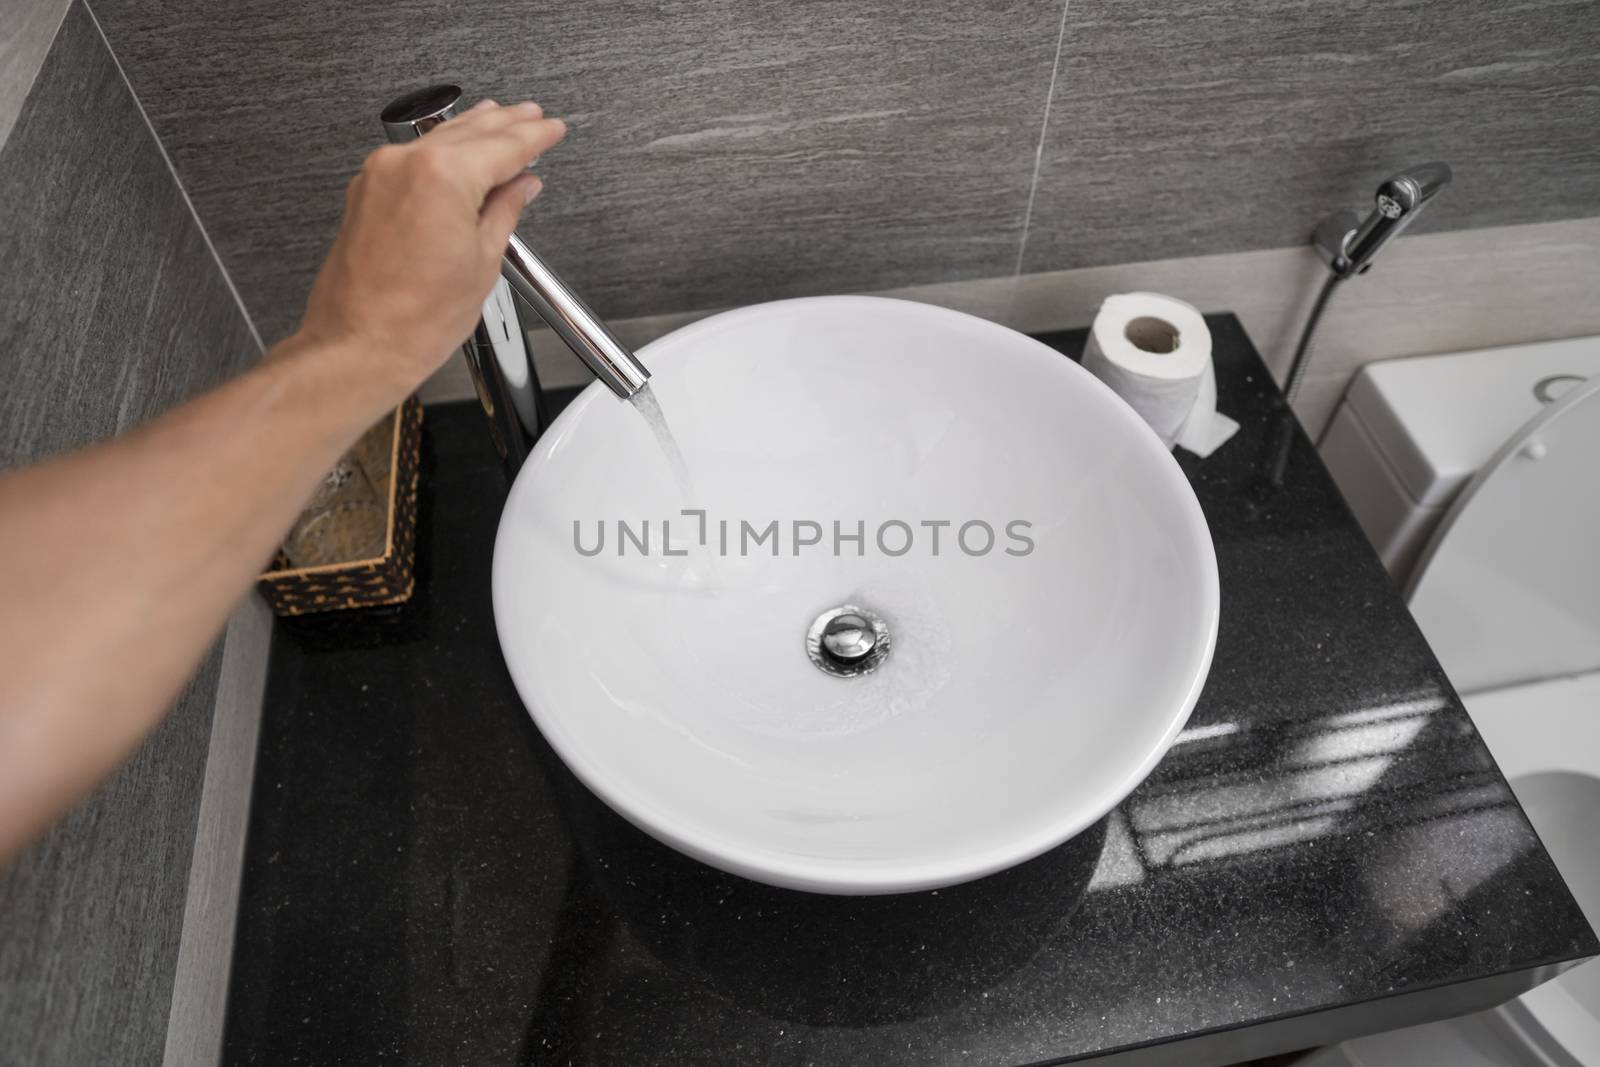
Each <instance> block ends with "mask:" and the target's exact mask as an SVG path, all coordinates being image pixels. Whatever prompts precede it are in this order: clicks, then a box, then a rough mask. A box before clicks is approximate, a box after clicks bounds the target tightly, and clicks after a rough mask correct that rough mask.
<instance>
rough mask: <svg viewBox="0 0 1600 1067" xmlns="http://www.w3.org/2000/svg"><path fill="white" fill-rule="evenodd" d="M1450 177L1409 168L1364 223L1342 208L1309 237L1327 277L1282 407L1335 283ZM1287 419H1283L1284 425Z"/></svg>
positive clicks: (1359, 268) (1279, 467) (1279, 480)
mask: <svg viewBox="0 0 1600 1067" xmlns="http://www.w3.org/2000/svg"><path fill="white" fill-rule="evenodd" d="M1450 178H1451V172H1450V167H1449V166H1448V165H1447V164H1444V163H1423V164H1421V165H1420V166H1416V167H1411V168H1410V169H1408V170H1403V171H1401V172H1400V173H1398V174H1396V175H1394V176H1393V177H1391V178H1389V179H1388V180H1387V181H1385V182H1384V183H1383V184H1382V185H1380V186H1378V191H1377V192H1376V193H1375V194H1374V195H1373V206H1372V212H1371V213H1370V214H1369V215H1367V217H1366V218H1365V219H1362V218H1361V217H1360V216H1359V215H1357V214H1356V213H1355V212H1354V211H1351V210H1349V209H1345V210H1342V211H1335V212H1334V213H1333V214H1331V215H1329V216H1328V217H1327V218H1325V219H1323V220H1322V221H1321V222H1319V223H1318V224H1317V228H1316V229H1315V230H1313V231H1312V233H1311V246H1312V247H1313V248H1315V249H1316V250H1317V255H1319V256H1321V257H1322V261H1323V263H1325V264H1327V267H1328V277H1327V278H1326V279H1325V280H1324V281H1323V283H1322V288H1321V289H1320V290H1319V291H1318V292H1317V298H1316V300H1315V301H1314V302H1313V303H1312V305H1311V314H1309V315H1308V316H1306V324H1305V326H1304V327H1303V328H1302V329H1301V331H1300V341H1299V343H1298V344H1297V345H1296V346H1295V350H1294V358H1293V359H1292V360H1291V361H1290V363H1289V374H1288V376H1287V377H1286V378H1285V379H1284V382H1283V400H1284V404H1285V406H1287V405H1290V404H1293V403H1294V399H1295V397H1296V396H1298V395H1299V393H1300V385H1301V382H1302V380H1303V379H1304V378H1305V373H1306V367H1307V365H1308V364H1309V363H1310V357H1311V340H1312V337H1313V336H1314V335H1315V333H1316V330H1317V323H1318V322H1319V321H1321V319H1322V313H1323V311H1324V310H1326V309H1327V306H1328V301H1329V300H1330V299H1331V298H1332V297H1333V292H1334V289H1336V288H1337V287H1338V285H1339V283H1341V282H1343V281H1345V280H1347V279H1349V278H1354V277H1355V276H1356V275H1358V274H1365V273H1366V272H1367V271H1368V270H1370V269H1371V267H1372V261H1373V260H1374V259H1375V258H1376V257H1377V255H1378V253H1379V252H1381V251H1382V250H1383V248H1384V246H1385V245H1387V244H1388V243H1389V242H1390V241H1392V240H1394V239H1395V238H1396V237H1398V236H1399V235H1400V232H1401V231H1402V230H1404V229H1405V228H1406V227H1407V226H1409V225H1411V223H1412V221H1413V220H1414V219H1415V218H1416V217H1417V216H1418V215H1420V214H1421V213H1422V209H1423V208H1425V207H1427V206H1428V203H1429V202H1430V201H1431V200H1433V198H1434V197H1435V196H1437V195H1439V192H1440V190H1442V189H1443V188H1444V187H1445V186H1446V185H1449V184H1450ZM1288 418H1289V416H1288V415H1287V414H1286V415H1285V420H1286V421H1287V419H1288ZM1292 438H1293V435H1292V433H1289V432H1285V433H1283V434H1282V435H1281V440H1280V442H1279V445H1278V447H1277V448H1276V450H1275V452H1274V455H1273V459H1272V467H1271V470H1270V472H1269V481H1270V482H1271V483H1272V484H1273V485H1274V486H1277V485H1281V484H1283V469H1284V465H1285V463H1287V462H1288V457H1289V442H1290V441H1291V440H1292Z"/></svg>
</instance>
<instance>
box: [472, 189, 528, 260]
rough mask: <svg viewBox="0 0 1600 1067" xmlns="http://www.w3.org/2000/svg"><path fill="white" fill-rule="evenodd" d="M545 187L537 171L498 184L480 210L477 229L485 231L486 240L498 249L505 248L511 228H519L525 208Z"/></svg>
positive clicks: (509, 237) (481, 231)
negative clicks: (518, 220)
mask: <svg viewBox="0 0 1600 1067" xmlns="http://www.w3.org/2000/svg"><path fill="white" fill-rule="evenodd" d="M543 188H544V182H543V181H541V180H540V178H539V176H538V175H537V174H519V175H517V176H516V177H515V178H512V179H511V180H510V181H508V182H506V183H505V184H504V185H499V186H496V187H495V189H494V190H493V191H492V192H490V194H489V195H488V196H487V197H486V198H485V199H484V201H483V210H482V211H481V212H479V214H478V231H479V232H480V233H482V234H483V239H484V241H486V242H487V243H488V244H489V245H490V247H492V248H494V249H495V250H497V251H498V250H500V249H503V248H505V246H506V242H507V241H509V240H510V239H511V231H512V230H514V229H516V228H517V219H518V218H520V217H521V215H522V209H523V208H525V207H527V206H528V204H529V202H530V201H532V200H533V198H534V197H536V196H538V195H539V190H541V189H543Z"/></svg>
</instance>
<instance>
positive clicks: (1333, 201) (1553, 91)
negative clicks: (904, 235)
mask: <svg viewBox="0 0 1600 1067" xmlns="http://www.w3.org/2000/svg"><path fill="white" fill-rule="evenodd" d="M1596 130H1600V9H1597V7H1596V5H1595V3H1594V2H1593V0H1519V2H1517V3H1503V2H1501V0H1450V2H1445V3H1440V2H1437V0H1342V2H1339V3H1327V2H1324V0H1198V2H1187V3H1180V4H1174V3H1172V2H1170V0H1072V2H1071V9H1070V11H1069V14H1068V20H1067V39H1066V48H1065V51H1064V55H1063V58H1062V69H1061V73H1060V77H1059V79H1058V84H1057V88H1056V93H1055V96H1054V99H1053V101H1052V105H1051V109H1050V121H1049V128H1048V130H1047V133H1046V137H1045V142H1044V152H1043V165H1042V166H1041V168H1040V178H1039V185H1038V190H1037V193H1036V196H1035V200H1034V209H1033V214H1032V218H1031V223H1030V226H1029V233H1028V241H1027V253H1026V256H1025V258H1024V263H1023V266H1024V269H1025V270H1027V271H1039V270H1055V269H1061V268H1067V267H1082V266H1093V265H1100V264H1106V263H1121V262H1129V261H1136V260H1146V259H1164V258H1168V257H1177V256H1194V255H1208V254H1212V253H1217V252H1237V251H1243V250H1249V249H1262V248H1280V247H1285V246H1288V245H1295V244H1301V243H1303V242H1304V241H1305V239H1306V235H1307V234H1308V233H1309V232H1310V229H1311V226H1312V225H1313V224H1314V223H1315V222H1316V220H1317V219H1318V218H1319V217H1320V216H1321V215H1323V214H1325V213H1326V212H1327V211H1328V210H1330V209H1332V208H1336V207H1339V206H1342V205H1345V204H1349V205H1352V206H1355V205H1370V204H1371V203H1372V195H1373V190H1374V189H1375V188H1376V186H1377V184H1378V182H1379V181H1380V180H1381V179H1382V178H1383V177H1385V176H1387V173H1388V172H1390V171H1394V170H1398V169H1400V168H1402V167H1404V166H1408V165H1411V164H1414V163H1421V162H1425V161H1427V160H1430V159H1442V160H1444V161H1446V162H1448V163H1450V164H1452V165H1453V167H1454V168H1455V170H1456V180H1455V182H1454V183H1453V185H1452V187H1451V188H1450V189H1449V190H1448V191H1447V192H1446V193H1445V194H1444V196H1443V197H1441V199H1439V200H1438V201H1436V202H1435V203H1434V204H1433V205H1431V206H1430V207H1429V211H1428V214H1426V215H1424V216H1423V217H1422V218H1421V219H1419V220H1418V222H1417V225H1416V228H1415V232H1418V233H1421V232H1426V231H1428V230H1430V229H1431V230H1439V229H1464V228H1469V227H1479V226H1490V225H1500V224H1505V223H1521V222H1541V221H1547V220H1551V219H1563V218H1574V217H1580V216H1588V215H1595V214H1600V137H1597V136H1596Z"/></svg>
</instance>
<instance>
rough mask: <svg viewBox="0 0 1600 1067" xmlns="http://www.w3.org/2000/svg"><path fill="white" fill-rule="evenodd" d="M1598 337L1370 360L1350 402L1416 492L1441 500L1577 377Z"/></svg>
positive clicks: (1588, 366)
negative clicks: (1379, 360)
mask: <svg viewBox="0 0 1600 1067" xmlns="http://www.w3.org/2000/svg"><path fill="white" fill-rule="evenodd" d="M1595 375H1600V337H1579V338H1574V339H1572V340H1567V341H1541V342H1538V343H1536V344H1526V345H1509V346H1506V347H1503V348H1486V349H1480V350H1478V351H1473V352H1451V353H1447V354H1443V355H1437V356H1420V357H1416V358H1411V359H1391V360H1383V361H1381V362H1377V363H1369V364H1367V365H1366V366H1365V367H1363V368H1362V369H1361V372H1360V373H1359V374H1358V375H1357V376H1356V379H1355V381H1354V382H1353V383H1352V384H1351V386H1350V392H1349V395H1348V397H1347V398H1346V401H1345V402H1346V403H1347V404H1349V405H1350V407H1351V410H1352V411H1353V412H1354V413H1355V415H1356V416H1357V417H1358V418H1359V419H1360V420H1361V423H1362V425H1363V426H1365V427H1366V429H1367V431H1368V432H1369V433H1370V434H1371V436H1372V440H1373V442H1374V444H1376V445H1377V447H1378V450H1379V451H1380V452H1382V453H1383V456H1384V459H1385V460H1387V461H1388V464H1389V466H1390V467H1391V468H1392V469H1393V470H1394V473H1395V476H1396V477H1397V478H1398V480H1399V481H1400V483H1401V485H1403V486H1404V487H1405V490H1406V492H1407V493H1408V494H1409V495H1410V497H1411V498H1412V500H1414V501H1415V502H1416V503H1417V504H1419V505H1422V506H1424V507H1434V506H1438V505H1440V504H1444V503H1445V502H1447V501H1449V500H1450V498H1451V497H1453V496H1454V495H1455V494H1456V493H1457V492H1458V491H1459V490H1460V489H1461V487H1462V486H1463V485H1464V484H1466V482H1467V480H1468V479H1469V478H1471V477H1472V476H1473V474H1475V473H1476V472H1477V471H1478V469H1479V468H1480V467H1482V466H1483V464H1484V463H1485V462H1486V461H1487V460H1488V459H1489V457H1490V456H1492V455H1493V454H1494V452H1495V450H1496V449H1497V448H1499V447H1500V446H1501V445H1502V444H1504V443H1505V441H1506V440H1507V439H1508V438H1509V437H1510V436H1511V435H1512V434H1513V433H1515V432H1516V431H1517V429H1518V428H1519V427H1520V426H1522V425H1523V424H1524V423H1526V422H1527V421H1528V420H1529V419H1530V418H1532V417H1533V416H1535V415H1537V414H1538V413H1539V412H1540V411H1542V410H1543V409H1544V406H1545V405H1546V404H1548V403H1550V402H1552V401H1554V400H1557V399H1559V398H1560V397H1561V396H1562V395H1563V394H1564V393H1566V391H1567V390H1569V389H1571V388H1572V387H1573V386H1574V385H1576V384H1577V383H1578V382H1580V381H1582V380H1584V379H1587V378H1591V377H1594V376H1595Z"/></svg>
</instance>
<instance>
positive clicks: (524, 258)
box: [380, 85, 650, 399]
mask: <svg viewBox="0 0 1600 1067" xmlns="http://www.w3.org/2000/svg"><path fill="white" fill-rule="evenodd" d="M461 95H462V94H461V87H460V86H457V85H430V86H428V87H427V88H424V89H418V90H416V91H415V92H410V93H407V94H406V95H404V96H402V97H399V98H398V99H396V100H394V101H393V102H392V103H390V104H389V106H388V107H386V108H384V109H383V113H382V115H381V116H380V119H381V121H382V122H383V129H384V132H385V133H386V134H388V137H389V140H390V141H393V142H396V143H404V142H407V141H414V140H416V139H417V138H418V137H421V136H422V135H423V134H425V133H427V132H428V131H429V130H431V129H433V128H434V127H435V126H438V125H439V124H440V123H442V122H445V121H446V120H448V119H450V118H452V117H453V116H454V115H455V114H456V111H457V106H458V105H459V104H460V102H461ZM500 273H501V276H502V277H504V278H505V279H506V281H507V282H509V283H510V285H511V288H512V290H513V291H514V292H515V293H516V294H517V295H518V296H520V297H522V299H523V300H524V301H526V303H527V304H528V306H529V307H530V308H532V309H533V311H535V312H536V313H537V314H538V316H539V317H540V318H541V319H543V320H544V321H545V323H546V324H547V325H548V326H549V327H550V329H551V330H552V331H553V332H554V333H555V335H556V336H557V337H559V338H561V340H562V342H563V343H565V344H566V346H567V347H568V348H570V349H572V351H573V352H574V353H575V354H576V355H577V356H578V358H579V359H581V360H583V362H584V363H585V364H586V365H587V366H588V367H589V369H590V370H591V371H593V372H594V375H595V377H596V378H599V379H600V380H601V381H602V382H604V383H605V384H606V388H608V389H610V390H611V391H612V392H613V393H615V394H617V396H619V397H621V398H623V399H627V398H628V397H631V396H632V395H633V394H634V393H637V392H638V391H639V390H640V389H642V388H644V385H645V383H646V382H648V381H649V380H650V372H649V371H648V370H646V369H645V366H644V364H642V363H640V362H639V360H638V357H636V356H635V355H634V354H633V353H632V352H631V351H629V349H628V347H627V346H626V345H624V344H623V343H622V342H621V341H619V340H617V337H616V335H615V334H613V333H612V332H611V331H610V330H609V329H608V328H607V327H606V324H605V323H604V322H602V321H601V320H600V317H599V316H598V315H596V314H595V313H594V312H593V311H591V310H589V306H588V305H587V304H585V303H584V302H583V300H582V299H581V298H580V297H579V296H578V294H577V293H575V292H573V290H572V287H571V286H569V285H567V283H566V282H564V281H562V280H561V277H560V275H558V274H556V272H555V271H554V270H552V269H550V266H549V264H547V263H545V261H544V260H543V259H541V258H539V256H538V254H536V253H535V252H534V251H533V250H532V249H531V248H529V247H528V246H527V245H526V244H524V243H523V241H522V239H521V238H520V237H518V236H517V235H516V234H512V235H511V241H510V243H509V244H508V245H507V246H506V251H505V256H504V258H503V259H502V260H501V264H500ZM530 358H531V357H530Z"/></svg>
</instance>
